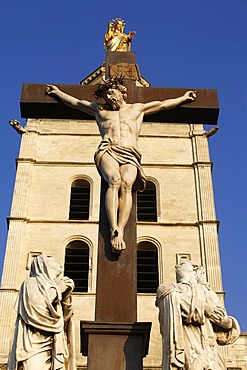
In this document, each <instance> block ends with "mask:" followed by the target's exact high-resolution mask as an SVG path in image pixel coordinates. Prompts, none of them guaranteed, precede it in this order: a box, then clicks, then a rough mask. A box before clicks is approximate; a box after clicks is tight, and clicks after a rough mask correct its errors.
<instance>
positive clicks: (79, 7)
mask: <svg viewBox="0 0 247 370" xmlns="http://www.w3.org/2000/svg"><path fill="white" fill-rule="evenodd" d="M115 17H121V18H123V19H124V20H125V22H126V32H129V31H131V30H135V31H136V32H137V33H136V35H135V36H134V39H133V43H132V51H135V52H136V55H137V62H138V64H139V67H140V70H141V74H142V75H143V76H144V77H145V78H146V79H147V80H149V81H150V82H151V84H152V86H162V87H185V88H193V89H196V88H210V89H211V88H212V89H217V90H218V95H219V102H220V108H221V110H220V116H219V122H218V125H219V126H220V130H219V132H218V133H217V135H215V136H213V137H211V138H210V139H209V140H210V152H211V160H212V161H213V162H214V166H213V181H214V191H215V201H216V210H217V219H219V220H220V222H221V224H220V229H219V241H220V250H221V261H222V271H223V282H224V290H225V291H226V307H227V310H228V312H229V314H231V315H233V316H235V317H236V318H238V320H239V322H240V324H241V328H242V330H243V331H247V318H246V304H247V288H246V285H247V282H246V261H247V231H246V230H247V227H246V224H247V197H246V189H247V169H246V167H247V166H246V159H247V155H246V147H247V144H246V137H247V72H246V69H247V44H246V40H247V21H246V19H247V0H190V1H185V0H163V1H162V0H142V1H137V0H132V1H130V0H126V1H121V0H119V1H117V2H116V1H112V0H106V1H100V0H91V1H81V0H70V1H64V0H53V1H50V0H49V1H48V0H42V1H38V0H36V1H33V0H32V1H31V0H23V1H19V0H1V2H0V43H1V44H0V48H1V58H0V75H1V79H0V81H1V87H0V91H1V95H0V96H1V110H0V151H1V153H0V154H1V157H0V158H1V161H0V167H1V168H0V173H1V178H0V187H1V199H0V265H2V261H3V258H4V250H5V241H6V234H7V228H6V221H5V217H6V216H8V215H9V214H10V205H11V198H12V192H13V185H14V179H15V158H16V157H18V152H19V144H20V136H19V135H18V134H17V133H16V132H15V131H14V130H13V129H12V128H11V127H10V125H9V124H8V121H9V120H10V119H14V118H16V119H19V120H20V121H21V124H22V125H24V124H25V121H24V120H23V119H20V111H19V101H20V94H21V88H22V84H23V83H24V82H28V83H47V82H49V83H54V84H55V83H57V84H59V83H61V84H77V83H79V82H80V80H81V79H82V78H84V77H86V76H87V75H88V74H90V73H91V72H92V71H93V70H95V69H96V68H97V67H99V66H100V65H101V63H102V61H104V60H105V51H104V48H103V38H104V33H105V31H106V28H107V22H108V21H109V20H111V19H112V18H115ZM208 128H210V127H208Z"/></svg>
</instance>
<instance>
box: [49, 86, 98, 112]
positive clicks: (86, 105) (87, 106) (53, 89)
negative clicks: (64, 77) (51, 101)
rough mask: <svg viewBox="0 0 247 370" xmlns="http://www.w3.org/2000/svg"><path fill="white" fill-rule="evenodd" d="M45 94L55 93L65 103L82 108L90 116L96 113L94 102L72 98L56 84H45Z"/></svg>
mask: <svg viewBox="0 0 247 370" xmlns="http://www.w3.org/2000/svg"><path fill="white" fill-rule="evenodd" d="M46 86H47V87H46V90H45V92H46V94H47V95H55V96H57V97H58V98H59V99H60V100H61V101H62V102H63V103H64V104H65V105H67V106H68V107H71V108H75V109H79V110H82V111H83V112H86V113H88V114H90V115H92V116H94V115H95V114H96V113H97V108H96V104H97V103H92V102H89V101H87V100H79V99H77V98H74V97H73V96H71V95H68V94H66V93H64V92H62V91H61V90H59V88H58V87H57V86H54V85H49V84H47V85H46Z"/></svg>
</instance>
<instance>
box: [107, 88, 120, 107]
mask: <svg viewBox="0 0 247 370" xmlns="http://www.w3.org/2000/svg"><path fill="white" fill-rule="evenodd" d="M104 98H105V101H106V102H107V103H108V104H109V105H110V106H111V108H112V110H119V109H120V108H121V105H122V103H123V100H124V99H123V95H122V93H121V92H120V91H119V90H117V89H113V88H111V89H108V90H107V91H106V93H105V97H104Z"/></svg>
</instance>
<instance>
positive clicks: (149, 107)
mask: <svg viewBox="0 0 247 370" xmlns="http://www.w3.org/2000/svg"><path fill="white" fill-rule="evenodd" d="M195 99H196V92H195V91H187V92H186V93H185V94H184V95H183V96H180V97H179V98H175V99H168V100H163V101H152V102H150V103H146V104H143V112H144V114H151V113H156V112H158V111H160V110H162V109H172V108H176V107H177V106H179V105H181V104H183V103H185V102H191V101H194V100H195Z"/></svg>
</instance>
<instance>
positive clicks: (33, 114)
mask: <svg viewBox="0 0 247 370" xmlns="http://www.w3.org/2000/svg"><path fill="white" fill-rule="evenodd" d="M128 66H129V71H128ZM115 71H119V74H121V75H123V74H124V73H125V75H124V77H125V79H124V82H125V83H126V85H127V89H128V91H127V95H128V96H127V99H126V101H127V103H147V102H150V101H154V100H160V101H162V100H166V99H170V98H176V97H178V96H182V95H183V94H184V93H185V92H186V91H187V90H196V91H197V98H196V100H195V101H194V102H190V103H187V104H183V105H182V106H181V107H178V108H175V109H171V110H163V111H160V112H158V113H155V114H151V115H149V116H145V117H144V121H147V122H169V123H201V124H210V125H214V124H216V123H217V120H218V115H219V104H218V97H217V91H216V90H214V89H197V88H163V87H142V86H137V85H136V81H135V80H138V79H139V78H140V71H139V68H138V65H137V64H136V63H135V53H132V52H128V53H117V52H108V53H107V55H106V77H109V75H111V74H113V73H117V72H115ZM133 71H136V72H133ZM128 72H129V73H128ZM48 82H50V81H48ZM57 86H58V88H59V89H60V90H62V91H64V92H65V93H67V94H69V95H72V96H74V97H76V98H78V99H80V100H88V101H95V96H94V92H95V88H96V86H95V85H88V86H85V85H57ZM45 88H46V85H45V84H23V88H22V94H21V103H20V104H21V117H22V118H40V117H43V118H54V119H82V120H94V117H92V116H89V115H88V114H86V113H84V112H81V111H79V110H76V109H72V108H69V107H67V106H65V105H64V104H62V103H61V102H59V101H56V100H55V99H54V97H50V96H48V95H46V94H45Z"/></svg>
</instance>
